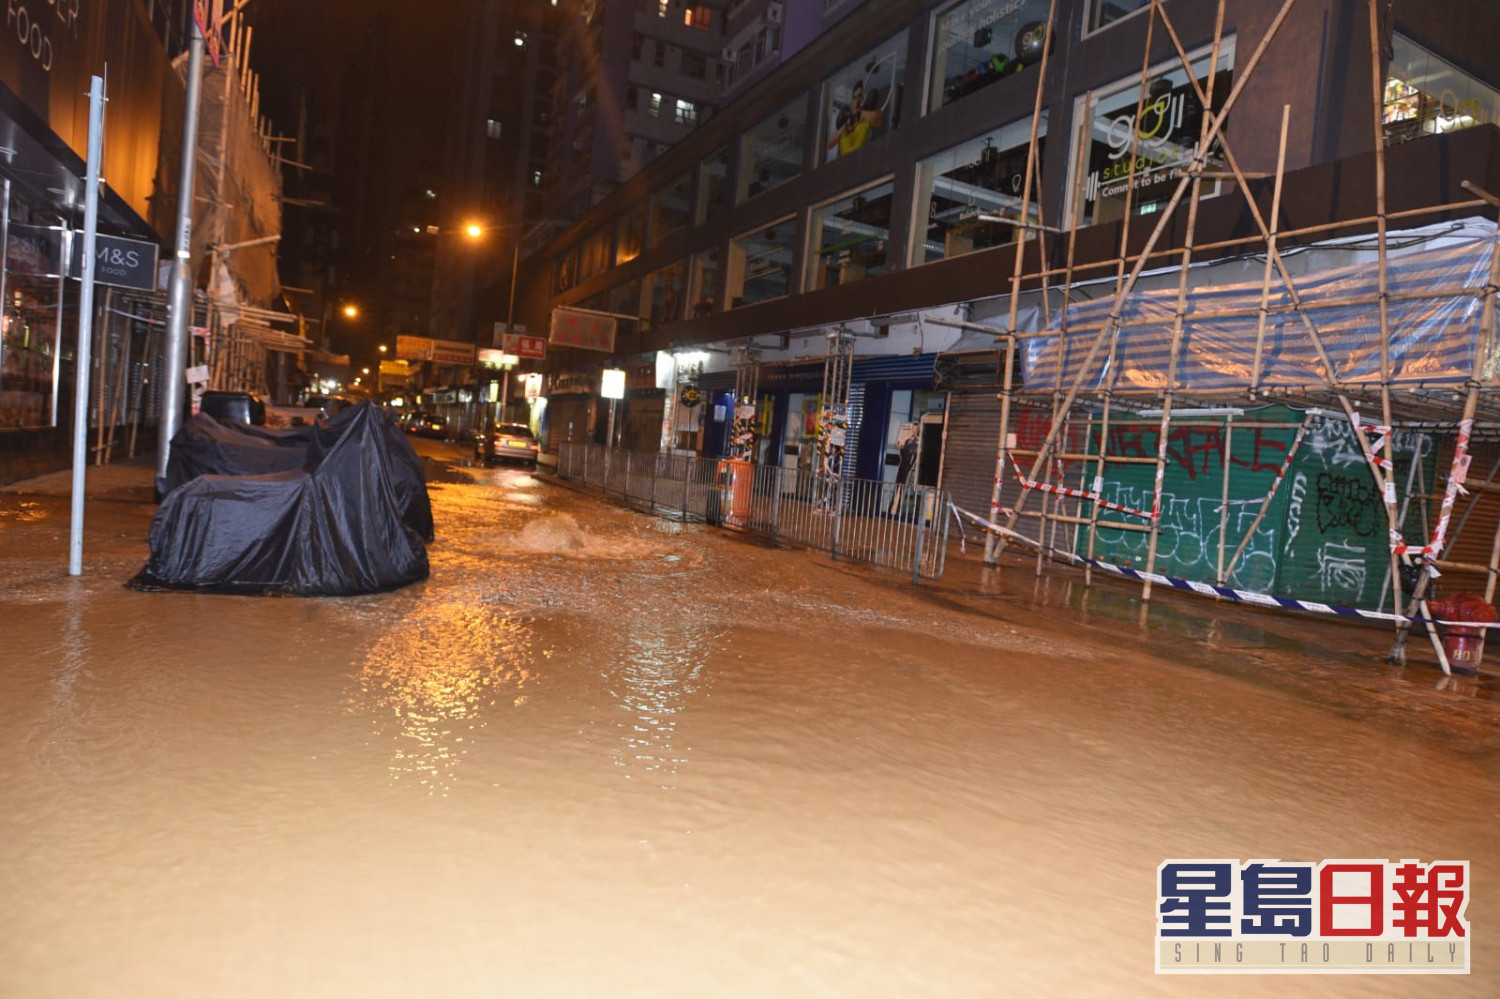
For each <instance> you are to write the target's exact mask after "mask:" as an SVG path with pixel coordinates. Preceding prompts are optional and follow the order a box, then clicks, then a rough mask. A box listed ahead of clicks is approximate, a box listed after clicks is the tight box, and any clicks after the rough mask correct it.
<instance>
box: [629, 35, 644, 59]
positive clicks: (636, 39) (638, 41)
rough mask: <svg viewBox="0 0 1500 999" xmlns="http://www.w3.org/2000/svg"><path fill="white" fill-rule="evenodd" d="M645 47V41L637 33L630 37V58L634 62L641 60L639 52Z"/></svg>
mask: <svg viewBox="0 0 1500 999" xmlns="http://www.w3.org/2000/svg"><path fill="white" fill-rule="evenodd" d="M645 47H646V39H645V36H643V35H642V34H641V33H640V32H639V31H637V32H636V33H635V34H633V35H631V36H630V58H631V59H634V60H635V61H636V62H640V60H641V51H642V50H643V49H644V48H645Z"/></svg>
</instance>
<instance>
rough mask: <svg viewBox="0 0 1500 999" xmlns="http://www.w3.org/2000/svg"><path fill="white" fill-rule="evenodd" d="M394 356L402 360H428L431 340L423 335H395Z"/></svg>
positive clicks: (430, 351)
mask: <svg viewBox="0 0 1500 999" xmlns="http://www.w3.org/2000/svg"><path fill="white" fill-rule="evenodd" d="M396 357H398V358H399V359H401V360H403V361H430V360H432V341H431V340H430V339H428V338H427V337H425V336H405V335H397V337H396Z"/></svg>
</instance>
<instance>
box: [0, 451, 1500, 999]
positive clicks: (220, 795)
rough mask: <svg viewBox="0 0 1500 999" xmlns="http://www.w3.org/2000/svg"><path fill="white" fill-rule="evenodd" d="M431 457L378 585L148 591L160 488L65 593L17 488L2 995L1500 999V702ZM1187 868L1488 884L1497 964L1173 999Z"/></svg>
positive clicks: (1134, 609) (1485, 928) (9, 562)
mask: <svg viewBox="0 0 1500 999" xmlns="http://www.w3.org/2000/svg"><path fill="white" fill-rule="evenodd" d="M421 447H422V449H423V450H424V451H425V452H426V453H428V454H429V455H431V456H434V457H436V458H438V459H442V460H443V461H448V462H452V466H451V467H444V466H443V465H442V464H441V463H440V464H436V465H434V466H433V476H432V478H433V483H432V486H431V492H432V497H433V506H434V513H435V516H436V520H437V533H438V540H437V541H436V542H435V543H434V544H433V545H432V546H431V548H430V556H431V561H432V578H431V579H430V580H429V581H427V582H426V583H423V584H419V585H416V586H412V587H408V588H406V589H404V590H401V591H399V592H395V593H389V594H381V595H376V596H369V597H356V598H345V599H330V600H297V599H274V598H244V597H224V596H208V595H192V594H175V593H172V594H161V593H137V592H133V591H129V590H126V589H124V588H123V587H122V586H121V585H120V584H121V583H122V582H123V581H124V580H125V579H127V578H128V577H129V576H130V575H132V574H133V573H134V572H135V571H136V570H137V569H138V568H139V567H140V565H141V564H142V563H143V562H144V559H145V554H146V551H145V544H144V538H145V532H146V528H147V525H148V524H149V518H150V514H151V512H152V509H153V508H152V507H151V506H150V504H149V502H148V501H149V485H148V481H149V474H148V473H147V472H146V471H145V470H144V469H107V470H104V472H103V473H101V474H99V475H96V476H95V477H94V480H93V481H94V485H93V492H92V493H91V500H90V505H89V536H88V547H87V550H86V574H85V576H84V577H82V578H80V579H77V580H73V579H69V578H67V577H66V575H64V570H65V566H66V554H67V552H66V502H67V500H66V495H65V494H64V490H63V489H60V488H58V487H57V486H56V483H55V482H53V483H51V484H47V483H42V484H33V485H32V486H30V487H29V488H23V489H22V490H21V491H14V490H12V491H6V492H3V493H0V608H3V611H4V618H3V620H4V621H5V622H6V630H5V651H4V653H3V655H0V754H3V758H4V759H5V760H6V761H8V764H9V767H8V770H9V772H8V773H7V774H6V776H5V779H4V781H3V784H0V886H3V890H4V898H5V900H6V908H5V912H4V916H3V917H0V996H6V997H11V996H15V997H51V996H59V997H83V996H101V997H103V996H109V997H119V996H151V997H167V996H183V997H188V996H192V997H201V996H272V995H274V996H320V997H321V996H340V997H344V996H350V997H352V996H398V995H400V996H409V995H425V996H499V995H514V996H829V995H839V996H918V995H920V996H1005V995H1028V996H1030V995H1059V996H1061V995H1069V996H1119V995H1172V996H1176V995H1183V996H1187V995H1193V996H1196V995H1242V994H1256V995H1318V996H1369V995H1375V996H1385V995H1414V996H1415V995H1421V996H1448V995H1454V996H1458V995H1465V996H1468V995H1473V996H1493V995H1496V994H1500V949H1497V943H1496V937H1495V927H1496V926H1497V924H1500V918H1497V917H1500V888H1497V887H1496V886H1497V885H1500V847H1497V845H1496V838H1497V831H1500V824H1497V821H1496V820H1497V818H1500V790H1497V789H1500V767H1497V760H1500V729H1497V725H1496V720H1497V717H1500V712H1497V710H1496V708H1495V705H1494V701H1493V700H1492V699H1491V696H1490V695H1491V687H1490V686H1489V685H1488V682H1487V681H1488V680H1489V679H1490V678H1482V679H1480V680H1468V681H1461V682H1459V683H1457V684H1450V685H1443V686H1442V687H1441V688H1440V687H1439V685H1438V683H1437V681H1438V680H1439V679H1440V674H1437V673H1436V671H1435V669H1433V668H1431V667H1429V666H1421V665H1415V664H1414V665H1413V666H1412V667H1409V668H1407V669H1406V670H1392V669H1389V668H1387V667H1385V666H1383V665H1380V664H1379V663H1378V661H1377V660H1376V658H1375V654H1376V651H1377V650H1379V649H1382V648H1383V647H1384V644H1385V639H1384V636H1383V635H1382V636H1374V635H1371V634H1369V633H1367V632H1357V631H1353V630H1348V629H1345V630H1335V631H1333V632H1330V631H1329V630H1328V629H1326V628H1325V629H1321V630H1314V629H1305V628H1303V627H1302V626H1301V625H1300V624H1298V623H1291V624H1288V623H1286V622H1284V621H1281V620H1278V621H1275V622H1269V621H1263V620H1262V619H1261V618H1258V617H1256V616H1255V615H1253V614H1244V613H1240V614H1238V615H1236V614H1234V613H1231V612H1228V611H1225V612H1222V613H1220V612H1218V611H1216V610H1212V609H1204V608H1202V607H1196V606H1189V605H1185V604H1183V603H1181V602H1178V603H1176V604H1173V605H1171V606H1164V604H1163V603H1161V602H1159V603H1158V605H1157V606H1155V607H1153V608H1152V610H1151V620H1150V621H1149V622H1148V623H1147V625H1146V626H1145V627H1142V626H1141V624H1140V621H1139V605H1138V604H1136V603H1135V602H1134V599H1133V596H1132V595H1131V594H1129V593H1128V592H1126V591H1122V590H1111V589H1109V588H1095V589H1094V590H1092V591H1087V592H1085V591H1083V590H1082V589H1081V587H1078V588H1075V587H1073V586H1071V585H1070V584H1068V583H1067V582H1066V581H1065V580H1061V579H1060V578H1059V577H1053V578H1052V579H1051V580H1049V581H1047V582H1045V583H1042V584H1038V583H1036V582H1035V581H1034V579H1033V578H1032V577H1031V575H1030V569H1029V568H1026V567H1024V566H1023V567H1021V568H1018V569H1013V570H1007V574H1002V575H999V576H997V575H995V574H992V573H983V572H980V571H978V570H977V569H974V568H972V567H970V568H967V569H965V568H963V567H962V566H960V568H959V569H956V570H955V569H950V579H949V580H946V581H945V584H944V586H942V587H925V586H924V587H923V588H922V589H921V590H919V591H913V590H912V588H911V587H910V586H909V585H908V584H907V583H906V582H904V581H902V580H899V579H896V578H895V577H893V576H891V575H888V574H883V573H879V572H875V571H872V570H864V569H860V568H856V567H848V566H841V565H835V564H830V563H829V562H827V561H826V560H825V559H823V558H822V557H820V556H813V555H809V554H806V553H802V552H794V551H779V550H774V549H768V548H764V547H758V546H754V545H751V544H748V543H746V542H744V541H742V540H738V539H735V538H733V537H730V536H726V535H725V534H723V533H722V532H719V531H716V530H714V529H711V528H706V527H702V526H696V525H688V526H683V525H679V524H676V523H673V522H670V521H665V520H661V519H656V518H652V517H649V516H646V515H643V514H638V513H633V512H629V511H624V510H620V509H617V508H615V507H613V506H610V505H606V504H604V503H601V502H599V501H598V500H596V499H595V498H593V497H589V496H585V495H581V494H578V493H575V492H572V491H570V490H568V489H566V488H564V487H562V486H560V485H558V484H556V483H553V482H549V481H546V476H541V477H534V476H532V475H530V474H528V473H525V472H520V471H513V470H480V469H465V468H462V467H460V461H459V459H460V457H461V452H460V451H459V450H458V449H457V448H453V447H449V446H445V445H440V444H428V443H425V442H424V443H423V444H422V445H421ZM143 494H144V495H143ZM959 561H960V562H961V561H962V560H959ZM950 564H952V563H950ZM1018 565H1019V563H1018ZM1008 590H1009V591H1010V592H1007V591H1008ZM1299 629H1301V630H1299ZM1415 658H1416V657H1415V656H1414V659H1415ZM1169 857H1238V858H1242V859H1246V858H1255V857H1262V858H1269V857H1283V858H1288V859H1299V860H1314V861H1316V860H1320V859H1323V858H1338V857H1350V858H1366V857H1370V858H1392V859H1400V858H1407V857H1417V858H1423V859H1427V860H1432V859H1448V858H1458V859H1467V860H1470V861H1472V864H1473V868H1472V872H1473V881H1474V883H1475V887H1474V892H1473V895H1472V898H1471V901H1470V904H1469V909H1468V917H1469V919H1470V921H1471V924H1472V925H1473V927H1474V929H1475V936H1474V944H1473V945H1474V956H1473V974H1472V975H1470V976H1467V977H1463V978H1436V977H1428V976H1421V977H1396V976H1389V977H1379V976H1317V977H1281V976H1278V977H1256V978H1242V977H1227V978H1217V977H1214V978H1208V977H1198V976H1194V977H1185V978H1179V977H1157V976H1155V975H1153V974H1152V972H1151V961H1152V937H1153V926H1154V916H1153V898H1154V894H1155V887H1154V872H1155V869H1156V866H1157V864H1159V863H1160V862H1161V861H1162V860H1163V859H1166V858H1169Z"/></svg>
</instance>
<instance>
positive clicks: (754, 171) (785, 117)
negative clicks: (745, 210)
mask: <svg viewBox="0 0 1500 999" xmlns="http://www.w3.org/2000/svg"><path fill="white" fill-rule="evenodd" d="M806 143H807V102H806V101H805V100H803V99H802V98H801V97H798V98H796V99H795V100H793V101H792V102H791V103H789V104H787V105H786V106H785V107H783V108H782V109H781V110H780V111H777V112H776V113H775V114H773V115H771V116H770V117H768V118H766V119H764V120H763V121H761V122H760V123H759V124H757V125H756V126H755V127H754V128H752V129H750V130H749V131H748V132H746V133H745V134H744V135H743V136H741V137H740V169H739V189H738V191H737V192H736V197H735V202H736V204H737V203H739V202H741V201H744V200H745V199H746V198H753V197H755V196H756V195H757V194H764V193H765V192H766V191H769V190H771V189H772V188H773V187H778V186H780V185H781V184H784V183H786V182H787V181H789V180H791V179H792V178H793V177H795V176H797V175H798V174H799V173H801V172H802V157H803V155H804V152H805V148H806Z"/></svg>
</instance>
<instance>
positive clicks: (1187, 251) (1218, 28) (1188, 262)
mask: <svg viewBox="0 0 1500 999" xmlns="http://www.w3.org/2000/svg"><path fill="white" fill-rule="evenodd" d="M1213 37H1214V40H1213V44H1212V45H1211V46H1210V48H1209V58H1208V94H1209V97H1210V100H1211V99H1212V97H1213V92H1214V84H1215V82H1216V81H1217V79H1218V75H1219V46H1220V45H1221V44H1223V39H1224V0H1219V3H1218V8H1217V12H1216V14H1215V15H1214V36H1213ZM1188 75H1189V76H1191V75H1192V73H1191V71H1189V73H1188ZM1203 107H1204V109H1205V111H1206V110H1207V109H1208V108H1209V107H1211V104H1209V103H1205V104H1204V105H1203ZM1198 133H1199V134H1198V148H1199V150H1200V152H1206V151H1207V149H1208V146H1209V142H1208V138H1207V133H1208V115H1207V114H1206V113H1205V114H1204V115H1203V119H1202V121H1201V123H1200V124H1199V126H1198ZM1192 183H1193V186H1192V194H1191V195H1190V196H1189V197H1188V214H1187V231H1186V232H1185V233H1184V234H1183V245H1182V258H1181V269H1180V270H1179V271H1178V273H1177V308H1176V309H1175V310H1173V314H1172V342H1171V346H1170V347H1169V348H1168V351H1167V387H1166V391H1164V392H1163V393H1162V398H1161V430H1160V431H1159V432H1158V436H1157V440H1156V488H1155V490H1154V491H1153V493H1152V496H1151V534H1150V537H1149V539H1148V540H1147V542H1146V572H1147V573H1153V572H1155V571H1156V549H1157V545H1158V544H1159V543H1160V540H1161V498H1162V490H1163V487H1164V485H1165V482H1166V472H1167V440H1168V434H1169V432H1170V430H1171V426H1172V401H1173V399H1174V398H1175V397H1176V394H1175V390H1176V386H1177V361H1178V356H1179V355H1180V354H1181V352H1182V331H1183V326H1184V323H1183V317H1184V316H1185V315H1186V313H1187V304H1188V279H1189V273H1188V271H1189V270H1190V268H1191V267H1192V266H1193V236H1194V235H1195V234H1196V233H1197V231H1198V207H1199V205H1200V204H1201V203H1202V200H1203V180H1202V178H1201V177H1194V178H1193V179H1192ZM1224 474H1225V476H1226V478H1227V477H1228V474H1229V469H1228V467H1227V466H1226V467H1225V469H1224ZM1226 488H1227V485H1226ZM1150 599H1151V580H1150V578H1146V579H1144V580H1142V582H1141V600H1142V602H1145V601H1148V600H1150Z"/></svg>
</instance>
